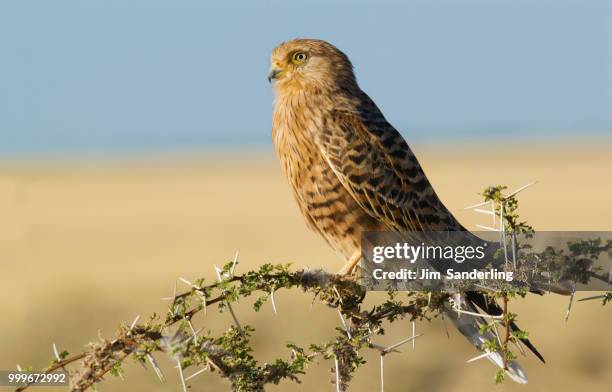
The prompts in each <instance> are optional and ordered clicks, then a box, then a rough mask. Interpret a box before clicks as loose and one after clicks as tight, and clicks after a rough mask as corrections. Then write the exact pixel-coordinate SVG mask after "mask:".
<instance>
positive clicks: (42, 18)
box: [0, 0, 612, 391]
mask: <svg viewBox="0 0 612 392" xmlns="http://www.w3.org/2000/svg"><path fill="white" fill-rule="evenodd" d="M611 26H612V9H611V7H610V4H609V2H607V1H604V0H602V1H597V0H592V1H590V0H587V1H569V0H568V1H555V2H553V1H545V0H542V1H537V0H536V1H529V2H526V1H525V2H523V1H520V2H516V1H505V0H499V1H477V0H458V1H444V0H442V1H437V2H426V1H403V2H400V1H391V0H384V1H377V2H374V1H372V2H366V1H350V2H349V1H348V0H346V1H336V2H332V3H330V2H323V1H318V0H316V1H311V2H309V3H308V4H306V3H299V2H290V1H283V2H280V1H275V0H270V1H265V2H264V1H259V2H254V1H246V0H232V1H226V2H208V3H204V2H198V1H187V0H181V1H169V0H168V1H162V0H155V1H144V0H143V1H140V0H123V1H119V0H116V1H115V0H109V1H101V0H100V1H97V0H92V1H77V0H60V1H44V0H40V1H13V0H8V1H3V2H2V4H0V49H1V51H2V52H1V53H2V58H1V61H0V222H1V224H0V312H1V313H0V369H6V370H9V369H15V368H16V366H17V364H19V365H21V366H22V367H26V366H34V367H35V368H40V367H43V366H45V365H47V364H48V363H49V361H50V359H51V357H52V355H53V352H52V344H53V343H56V344H57V345H58V346H59V347H60V348H61V349H66V350H68V351H70V352H78V351H79V350H81V349H82V348H83V346H84V345H85V344H86V343H87V342H89V341H92V340H96V339H97V338H98V335H101V336H104V337H112V335H113V333H114V330H115V329H116V328H117V326H118V325H119V324H121V323H129V322H131V321H132V320H133V319H134V317H135V316H136V315H138V314H141V315H142V317H143V319H144V318H146V317H147V316H148V315H151V314H153V313H155V312H156V313H163V312H164V311H165V309H166V308H165V307H166V303H164V302H163V301H161V300H160V299H159V298H160V297H166V296H168V295H170V294H171V292H172V288H173V285H174V282H175V280H176V279H177V278H178V277H179V276H180V277H184V278H186V279H189V280H193V279H195V278H197V277H202V276H203V277H207V278H209V279H212V278H213V276H214V275H213V264H217V265H220V264H223V263H225V262H227V261H229V260H230V259H232V258H233V256H234V254H235V253H236V251H239V266H238V269H239V271H240V270H242V271H245V270H248V269H251V268H255V267H257V266H258V265H261V264H263V263H267V262H271V263H287V262H290V263H293V265H294V266H295V267H296V268H303V267H323V268H326V269H329V270H332V271H335V270H338V269H339V268H340V267H341V265H342V261H341V259H340V258H339V257H338V256H337V255H335V254H334V253H332V252H331V250H329V249H328V248H327V245H326V244H325V243H324V242H323V241H322V240H321V239H319V238H318V237H317V236H315V235H314V234H313V233H311V232H309V231H308V230H307V229H306V226H305V224H304V222H303V220H302V217H301V216H300V214H299V212H298V210H297V208H296V206H295V203H294V201H293V199H292V195H291V193H290V190H289V188H288V186H287V185H286V183H285V180H284V179H283V178H282V175H281V172H280V167H279V165H278V164H277V162H276V160H275V158H274V154H273V150H272V146H271V141H270V127H271V120H270V114H271V109H272V100H273V95H272V92H271V88H270V86H269V85H268V83H267V81H266V72H267V67H268V64H267V57H268V54H269V52H270V50H271V49H272V48H273V47H274V46H275V45H276V44H278V43H279V42H281V41H283V40H286V39H290V38H293V37H298V36H299V37H316V38H323V39H327V40H329V41H331V42H333V43H335V44H336V45H337V46H338V47H340V48H341V49H343V50H344V51H345V52H346V53H347V54H348V55H349V57H350V58H351V59H352V61H353V63H354V65H355V69H356V73H357V77H358V79H359V81H360V84H361V86H362V88H363V89H364V90H365V91H367V92H368V93H369V94H370V95H371V96H372V97H373V99H374V100H375V101H376V102H377V103H378V104H379V106H380V107H381V109H382V110H383V112H384V113H385V115H386V116H387V118H388V119H389V120H390V121H391V122H392V123H393V124H394V125H395V126H396V127H397V128H398V129H400V130H401V132H402V134H403V135H404V137H405V138H406V139H407V140H408V142H409V143H410V144H411V146H412V148H413V150H414V151H415V152H416V154H417V156H418V157H419V159H420V161H421V163H422V165H423V166H424V168H425V170H426V173H427V174H428V176H429V178H430V180H431V182H432V183H433V185H434V187H435V188H436V190H437V191H438V193H439V195H440V197H441V198H442V199H443V200H444V201H445V203H447V205H448V206H449V208H450V209H451V210H452V211H454V212H455V213H456V216H457V217H458V219H459V220H461V221H462V223H464V225H466V227H470V228H475V225H476V224H478V223H486V222H483V220H484V218H483V217H482V216H478V215H476V214H474V213H473V212H467V211H462V208H463V207H465V206H467V205H470V204H474V203H476V202H478V201H479V200H480V197H479V196H478V192H479V191H481V190H482V189H483V188H484V187H486V186H488V185H493V184H505V185H508V186H509V187H510V188H517V187H519V186H521V185H524V184H526V183H528V182H531V181H534V180H537V181H538V184H537V185H536V186H534V187H531V188H529V189H528V190H525V191H524V192H523V193H521V194H520V202H521V206H520V210H519V212H520V213H521V215H522V217H524V218H525V219H527V220H528V221H529V222H530V223H531V224H532V225H533V226H534V227H535V228H536V230H611V229H612V207H611V202H612V183H611V181H610V171H611V168H612V154H611V151H612V148H611V147H612V76H611V71H610V70H611V69H612V63H611V56H610V54H611V53H612V52H611V51H610V50H611V42H612V41H611V38H612V35H611V34H612V30H611V29H612V27H611ZM180 287H181V286H180V285H179V288H180ZM589 295H590V294H589V293H581V294H579V295H578V297H586V296H589ZM377 298H379V297H377V295H372V296H371V297H370V298H368V300H367V302H368V303H370V304H372V303H374V302H375V301H376V300H377ZM311 300H312V298H311V297H310V296H306V295H304V294H302V293H299V292H297V291H296V292H282V291H280V292H278V293H277V295H276V301H277V307H278V314H277V315H274V314H273V312H272V309H271V308H270V306H269V305H266V306H265V307H264V308H263V310H262V311H261V312H260V313H254V312H253V311H252V310H251V304H250V303H249V302H248V301H245V302H242V303H241V304H240V306H238V307H237V308H236V313H237V315H238V317H239V319H240V320H241V322H242V323H245V324H251V325H253V326H254V327H255V328H256V333H255V350H256V351H255V354H256V356H257V357H258V358H259V359H261V361H262V362H266V361H268V362H269V361H271V360H273V359H274V358H276V357H278V356H283V357H286V356H287V355H288V352H287V350H286V349H285V348H284V345H285V343H287V342H295V343H298V344H302V345H307V344H308V343H314V342H321V341H324V340H325V339H326V338H329V337H331V336H332V335H333V334H334V328H335V327H338V326H339V320H338V317H337V314H336V313H335V311H333V310H332V309H328V308H326V307H325V306H323V305H320V304H317V305H315V306H314V307H313V308H312V310H310V302H311ZM567 301H568V300H567V298H560V297H555V296H545V297H531V296H530V297H528V298H527V299H525V300H520V301H515V302H513V303H512V311H515V312H517V313H518V314H519V318H518V321H519V322H520V325H522V326H523V327H524V328H525V329H527V330H528V331H529V332H530V336H531V338H532V340H533V341H534V343H535V344H536V346H537V347H538V348H539V349H540V351H541V352H542V353H543V355H544V356H545V357H546V359H547V364H545V365H544V364H541V363H539V362H538V361H537V360H536V359H535V358H534V357H532V356H529V355H528V356H527V357H521V358H520V361H521V363H522V364H523V366H524V367H525V369H526V371H527V374H528V376H529V378H530V383H529V384H528V385H515V384H512V382H511V381H507V382H505V383H504V384H503V385H501V386H494V385H493V376H494V372H495V369H494V367H493V365H491V364H490V363H488V362H487V361H477V362H475V363H471V364H466V361H467V360H468V359H470V358H472V357H474V356H476V355H477V354H478V353H477V352H476V351H475V350H474V349H473V348H472V347H471V346H470V345H469V344H468V343H467V342H466V341H465V340H464V338H463V337H461V336H460V335H459V334H458V333H456V332H455V331H453V330H451V331H450V335H451V336H450V339H448V338H447V337H446V334H445V332H444V327H443V324H442V323H441V322H440V321H439V320H434V321H432V322H431V323H426V322H423V323H419V324H418V325H417V329H418V331H421V332H424V335H423V336H422V337H421V338H419V339H418V340H417V342H416V345H415V349H414V350H412V347H411V346H404V348H403V349H402V352H401V353H399V354H394V355H391V356H389V357H387V359H386V361H385V374H386V376H385V391H465V390H470V391H489V390H492V389H494V388H495V389H496V390H499V391H518V390H523V391H551V390H553V391H555V390H556V391H569V390H576V389H581V390H588V391H605V390H608V389H609V386H610V385H611V383H612V340H611V339H610V323H611V322H612V309H609V308H604V307H602V306H601V304H600V303H599V302H583V303H580V302H578V303H575V304H574V307H573V310H572V313H571V316H570V318H569V320H568V321H567V322H566V321H565V320H564V317H565V311H566V308H567ZM230 322H231V321H230V319H229V316H228V315H227V314H222V315H214V314H212V313H209V315H208V316H207V317H199V318H198V319H197V320H196V323H197V325H198V326H201V327H205V328H207V329H211V330H212V331H220V330H221V329H222V328H224V327H225V326H227V325H228V324H229V323H230ZM411 333H412V330H411V326H410V323H409V322H408V321H405V322H398V323H395V324H393V326H392V327H391V328H389V330H388V333H387V335H386V336H385V337H384V338H381V344H391V343H394V342H397V341H399V340H400V339H402V338H405V337H406V336H408V335H410V334H411ZM366 359H368V360H369V362H370V363H369V364H367V365H365V366H364V367H363V368H362V369H361V370H359V371H358V372H357V376H356V378H355V380H354V381H353V383H352V388H351V390H352V391H372V390H379V388H380V385H379V366H378V357H377V356H376V355H375V354H372V353H370V354H366ZM158 360H159V362H160V364H161V365H162V368H164V369H165V373H166V377H167V379H168V380H167V381H166V383H164V384H162V383H159V382H158V380H157V377H156V376H155V374H154V372H153V371H152V370H151V369H150V368H149V369H148V370H144V369H142V368H141V367H140V366H139V365H137V364H135V363H133V362H128V364H127V366H126V367H125V381H122V380H120V379H115V378H113V377H109V379H108V380H107V381H106V382H104V383H102V384H100V385H99V386H98V390H100V391H141V390H142V391H145V390H146V391H178V390H180V385H179V380H178V375H177V373H176V369H174V368H173V367H172V364H171V363H170V362H169V361H167V360H165V359H164V358H163V357H162V356H159V357H158ZM332 366H333V364H332V363H329V362H325V361H323V362H321V363H320V364H319V365H316V366H313V367H311V368H310V371H309V372H308V374H307V375H306V376H304V377H303V383H302V384H301V385H297V384H293V383H289V382H284V383H281V384H280V385H279V386H271V387H270V388H269V389H270V390H271V391H294V390H295V391H297V390H299V391H333V390H334V387H333V385H331V384H330V383H329V380H330V379H331V377H332V375H331V373H330V372H329V370H330V368H331V367H332ZM191 385H192V389H193V390H194V391H200V390H202V391H225V390H228V388H229V386H228V384H227V383H225V382H224V381H223V380H220V379H219V378H218V377H217V376H216V375H214V374H208V373H206V374H203V375H200V376H199V377H198V378H196V379H195V380H194V381H193V382H192V384H191ZM0 390H8V388H6V387H4V388H3V387H0ZM47 390H49V391H52V390H58V391H61V390H65V389H62V388H55V389H54V388H48V389H47Z"/></svg>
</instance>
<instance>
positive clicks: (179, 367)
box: [176, 359, 187, 392]
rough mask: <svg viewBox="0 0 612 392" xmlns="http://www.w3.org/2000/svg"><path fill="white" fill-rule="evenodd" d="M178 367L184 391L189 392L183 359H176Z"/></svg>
mask: <svg viewBox="0 0 612 392" xmlns="http://www.w3.org/2000/svg"><path fill="white" fill-rule="evenodd" d="M176 367H177V368H178V371H179V376H180V378H181V386H182V387H183V392H187V384H185V376H184V375H183V367H182V366H181V361H180V360H178V359H177V360H176Z"/></svg>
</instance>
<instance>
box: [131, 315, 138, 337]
mask: <svg viewBox="0 0 612 392" xmlns="http://www.w3.org/2000/svg"><path fill="white" fill-rule="evenodd" d="M138 320H140V315H137V316H136V318H135V319H134V321H132V324H130V332H129V333H131V332H132V330H133V329H134V327H135V326H136V323H137V322H138Z"/></svg>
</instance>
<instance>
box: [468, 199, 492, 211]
mask: <svg viewBox="0 0 612 392" xmlns="http://www.w3.org/2000/svg"><path fill="white" fill-rule="evenodd" d="M488 203H489V202H488V201H483V202H481V203H478V204H474V205H471V206H467V207H463V209H464V210H471V209H472V208H476V207H482V206H485V205H487V204H488Z"/></svg>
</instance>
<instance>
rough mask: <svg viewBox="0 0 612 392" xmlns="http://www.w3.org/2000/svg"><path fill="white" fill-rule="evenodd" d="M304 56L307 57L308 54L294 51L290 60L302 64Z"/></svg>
mask: <svg viewBox="0 0 612 392" xmlns="http://www.w3.org/2000/svg"><path fill="white" fill-rule="evenodd" d="M306 57H308V56H306V53H304V52H295V53H294V54H293V57H292V59H291V60H292V61H293V62H294V63H295V64H302V63H304V61H306Z"/></svg>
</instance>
